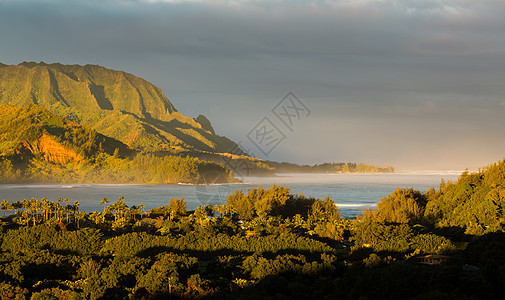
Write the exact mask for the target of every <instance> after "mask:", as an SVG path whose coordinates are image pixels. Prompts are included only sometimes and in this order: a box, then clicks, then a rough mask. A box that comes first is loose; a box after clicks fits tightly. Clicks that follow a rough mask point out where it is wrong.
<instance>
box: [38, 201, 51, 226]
mask: <svg viewBox="0 0 505 300" xmlns="http://www.w3.org/2000/svg"><path fill="white" fill-rule="evenodd" d="M40 201H41V202H42V213H43V214H44V222H47V220H48V219H49V214H50V213H51V205H50V202H49V201H48V200H47V198H42V199H40Z"/></svg>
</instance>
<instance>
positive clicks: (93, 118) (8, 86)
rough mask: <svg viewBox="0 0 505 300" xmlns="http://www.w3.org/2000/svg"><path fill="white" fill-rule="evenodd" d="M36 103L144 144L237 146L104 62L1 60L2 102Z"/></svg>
mask: <svg viewBox="0 0 505 300" xmlns="http://www.w3.org/2000/svg"><path fill="white" fill-rule="evenodd" d="M31 103H33V104H38V105H40V106H42V107H45V108H47V109H48V110H50V111H51V112H53V113H56V114H58V115H61V116H63V117H65V118H67V119H69V120H72V121H74V122H76V123H79V124H82V125H84V126H89V127H91V128H93V129H95V130H97V131H98V132H100V133H103V134H104V135H107V136H111V137H113V138H116V139H118V140H120V141H122V142H124V143H125V144H127V145H129V146H130V147H132V148H136V149H139V150H146V151H160V150H164V151H169V152H170V153H177V152H178V151H180V150H191V151H207V152H214V153H219V152H229V151H231V150H232V149H233V148H234V147H235V143H234V142H232V141H230V140H229V139H227V138H224V137H221V136H218V135H215V134H214V133H212V132H211V131H210V130H205V129H203V128H202V126H201V124H200V123H198V122H196V121H195V120H194V119H192V118H189V117H185V116H183V115H182V114H180V113H179V112H177V110H176V109H175V108H174V106H173V105H172V104H171V103H170V101H169V100H168V99H167V98H166V97H165V96H164V95H163V93H162V92H161V90H160V89H159V88H157V87H155V86H154V85H152V84H151V83H149V82H147V81H145V80H143V79H141V78H138V77H136V76H134V75H131V74H128V73H125V72H122V71H115V70H109V69H106V68H104V67H100V66H95V65H86V66H79V65H61V64H51V65H47V64H43V63H41V64H36V63H23V64H20V65H18V66H5V65H3V66H0V104H10V105H14V106H25V105H27V104H31Z"/></svg>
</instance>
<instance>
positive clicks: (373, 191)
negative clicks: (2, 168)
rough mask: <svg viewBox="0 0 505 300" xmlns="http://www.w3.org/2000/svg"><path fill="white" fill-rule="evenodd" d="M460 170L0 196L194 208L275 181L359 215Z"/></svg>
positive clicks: (29, 190)
mask: <svg viewBox="0 0 505 300" xmlns="http://www.w3.org/2000/svg"><path fill="white" fill-rule="evenodd" d="M460 174H461V172H398V173H391V174H279V175H278V176H277V177H245V178H242V180H243V182H244V183H237V184H218V185H145V184H57V185H27V184H24V185H18V184H4V185H0V201H1V200H2V199H7V200H9V201H10V202H11V203H12V202H15V201H21V200H23V199H31V198H36V199H39V200H40V199H41V198H44V197H45V198H47V199H48V200H50V201H56V199H58V198H59V197H61V198H68V199H69V200H70V201H69V203H68V204H72V203H73V202H74V201H78V202H79V203H80V206H79V207H80V210H82V211H86V212H92V211H95V210H99V211H102V210H103V206H102V204H100V200H101V199H102V198H104V197H105V198H108V199H109V200H110V201H111V203H113V202H115V201H117V199H118V198H119V197H121V196H123V197H125V203H126V204H127V205H129V206H132V205H138V204H139V203H143V204H144V206H145V207H146V209H150V208H153V207H158V206H162V205H167V204H168V203H169V202H170V199H171V198H180V197H183V198H184V200H185V201H186V202H187V208H188V209H190V210H192V209H195V208H196V207H197V206H200V205H206V204H212V205H214V204H225V203H226V197H227V196H228V195H229V194H231V193H233V191H235V190H243V191H244V192H245V193H247V190H248V189H249V188H252V187H258V186H262V187H263V188H268V187H269V186H271V185H273V184H277V185H283V186H287V187H289V188H290V190H291V192H292V193H293V194H303V195H305V196H315V197H316V198H321V199H324V198H325V197H326V196H330V197H331V199H333V201H334V202H335V203H336V204H337V206H338V207H339V211H340V214H341V216H342V217H344V218H353V217H355V216H356V215H360V214H361V212H362V211H363V209H367V208H372V209H374V208H376V207H377V203H378V202H379V201H380V198H381V197H384V196H387V195H389V194H390V193H391V192H392V191H394V190H395V189H396V188H397V187H413V188H414V189H416V190H420V191H426V190H428V189H430V188H431V187H435V188H438V186H439V184H440V182H441V180H442V179H444V180H446V181H448V180H452V181H454V180H457V178H458V177H459V175H460Z"/></svg>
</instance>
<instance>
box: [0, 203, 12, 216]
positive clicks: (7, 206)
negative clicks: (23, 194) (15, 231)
mask: <svg viewBox="0 0 505 300" xmlns="http://www.w3.org/2000/svg"><path fill="white" fill-rule="evenodd" d="M0 207H1V209H2V210H3V211H4V216H5V215H6V211H7V210H10V207H11V205H10V203H9V200H7V199H3V200H2V203H0Z"/></svg>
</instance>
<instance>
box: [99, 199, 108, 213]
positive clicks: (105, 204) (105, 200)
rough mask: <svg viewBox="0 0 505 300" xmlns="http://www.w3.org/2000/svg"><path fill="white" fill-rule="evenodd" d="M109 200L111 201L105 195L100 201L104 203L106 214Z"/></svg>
mask: <svg viewBox="0 0 505 300" xmlns="http://www.w3.org/2000/svg"><path fill="white" fill-rule="evenodd" d="M109 202H110V201H109V199H107V198H105V197H104V198H103V199H102V200H101V201H100V203H102V204H103V213H104V214H105V209H106V208H107V204H108V203H109Z"/></svg>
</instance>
